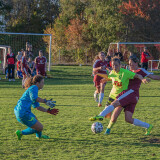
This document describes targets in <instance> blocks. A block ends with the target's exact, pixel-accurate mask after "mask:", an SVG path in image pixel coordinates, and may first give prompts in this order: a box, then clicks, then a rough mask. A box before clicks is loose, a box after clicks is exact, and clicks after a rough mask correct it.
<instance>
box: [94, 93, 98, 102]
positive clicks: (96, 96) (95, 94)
mask: <svg viewBox="0 0 160 160" xmlns="http://www.w3.org/2000/svg"><path fill="white" fill-rule="evenodd" d="M94 100H95V101H96V102H98V94H97V93H96V92H95V93H94Z"/></svg>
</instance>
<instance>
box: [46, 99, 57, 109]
mask: <svg viewBox="0 0 160 160" xmlns="http://www.w3.org/2000/svg"><path fill="white" fill-rule="evenodd" d="M44 103H45V104H46V105H47V106H49V107H50V108H53V107H55V106H56V104H55V103H56V101H52V99H50V100H46V99H45V100H44Z"/></svg>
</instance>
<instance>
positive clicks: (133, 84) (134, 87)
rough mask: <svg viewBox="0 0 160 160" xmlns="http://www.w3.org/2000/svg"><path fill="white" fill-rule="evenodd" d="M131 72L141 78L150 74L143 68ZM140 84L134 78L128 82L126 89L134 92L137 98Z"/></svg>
mask: <svg viewBox="0 0 160 160" xmlns="http://www.w3.org/2000/svg"><path fill="white" fill-rule="evenodd" d="M131 71H132V70H131ZM133 72H134V73H137V74H140V75H142V77H146V76H148V75H149V74H151V73H150V72H148V71H146V70H145V69H144V68H139V69H137V70H135V71H133ZM141 82H142V81H141V80H140V79H138V78H134V79H130V80H129V85H128V89H132V90H134V91H135V93H136V94H137V96H138V97H139V88H140V86H141Z"/></svg>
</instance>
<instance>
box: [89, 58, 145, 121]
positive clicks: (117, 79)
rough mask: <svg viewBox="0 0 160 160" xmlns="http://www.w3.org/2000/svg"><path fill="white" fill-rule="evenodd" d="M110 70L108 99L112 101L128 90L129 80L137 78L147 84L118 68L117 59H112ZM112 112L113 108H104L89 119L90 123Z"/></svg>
mask: <svg viewBox="0 0 160 160" xmlns="http://www.w3.org/2000/svg"><path fill="white" fill-rule="evenodd" d="M112 68H113V70H112V71H111V72H110V74H109V76H108V78H110V79H112V85H113V87H112V90H111V92H110V95H109V97H110V98H112V99H113V100H114V99H116V97H117V96H118V94H119V93H121V92H122V91H123V90H126V89H128V84H129V80H130V79H134V78H138V79H140V80H141V81H142V82H143V83H148V82H147V80H146V79H144V78H143V77H142V76H141V75H139V74H136V73H133V72H131V71H129V70H126V69H123V68H120V60H119V59H118V58H116V57H115V58H113V59H112ZM113 110H114V106H111V107H110V106H109V107H108V106H106V108H105V109H104V110H103V111H102V112H101V113H100V114H99V115H98V116H96V117H91V118H90V121H95V120H103V118H104V117H105V116H106V115H107V114H108V113H110V112H112V111H113Z"/></svg>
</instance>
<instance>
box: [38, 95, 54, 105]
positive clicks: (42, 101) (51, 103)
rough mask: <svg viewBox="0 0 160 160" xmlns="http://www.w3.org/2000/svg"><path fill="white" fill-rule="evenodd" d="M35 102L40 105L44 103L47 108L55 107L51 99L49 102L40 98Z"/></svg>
mask: <svg viewBox="0 0 160 160" xmlns="http://www.w3.org/2000/svg"><path fill="white" fill-rule="evenodd" d="M36 102H40V103H45V104H46V105H47V106H49V107H50V108H53V107H55V106H56V104H55V103H56V101H52V99H50V100H46V99H42V98H40V97H38V98H37V99H36Z"/></svg>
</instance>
